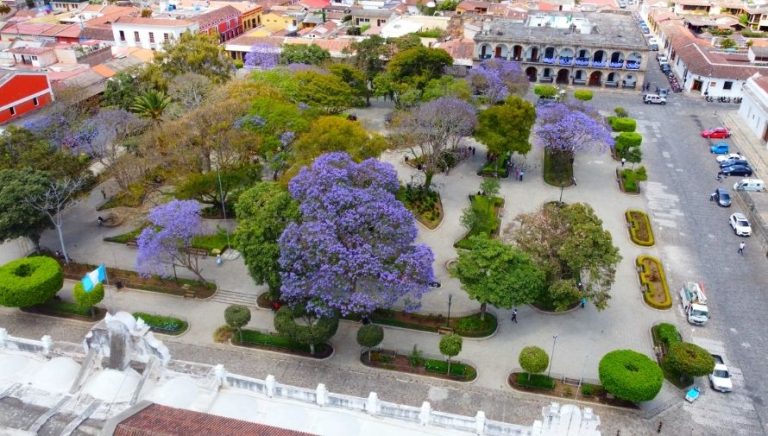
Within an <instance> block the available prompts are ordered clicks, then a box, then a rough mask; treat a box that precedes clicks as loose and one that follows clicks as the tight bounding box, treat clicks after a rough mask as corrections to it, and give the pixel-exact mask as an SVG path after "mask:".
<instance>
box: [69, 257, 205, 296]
mask: <svg viewBox="0 0 768 436" xmlns="http://www.w3.org/2000/svg"><path fill="white" fill-rule="evenodd" d="M61 266H62V268H63V269H64V277H66V278H68V279H72V280H80V279H82V278H83V276H85V274H86V273H89V272H91V271H93V270H94V269H96V266H95V265H89V264H85V263H75V262H70V263H69V265H67V264H64V263H62V265H61ZM107 277H108V279H109V282H110V284H113V285H116V284H117V283H118V282H119V283H120V284H121V285H122V286H125V287H128V288H134V289H141V290H144V291H151V292H160V293H162V294H171V295H178V296H182V297H183V296H190V297H194V298H208V297H211V296H212V295H213V294H214V293H215V292H216V285H215V284H213V283H208V282H201V281H198V280H189V279H178V280H172V279H163V278H160V277H157V276H152V277H148V278H144V277H141V276H140V275H139V274H138V273H137V272H135V271H128V270H124V269H117V268H109V267H107Z"/></svg>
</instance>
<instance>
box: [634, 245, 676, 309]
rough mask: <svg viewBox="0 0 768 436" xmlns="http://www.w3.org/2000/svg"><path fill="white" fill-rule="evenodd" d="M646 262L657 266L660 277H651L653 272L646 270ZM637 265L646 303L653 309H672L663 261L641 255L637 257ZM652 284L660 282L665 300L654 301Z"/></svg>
mask: <svg viewBox="0 0 768 436" xmlns="http://www.w3.org/2000/svg"><path fill="white" fill-rule="evenodd" d="M645 262H651V263H655V264H656V269H657V270H658V271H659V277H657V278H653V277H651V271H650V270H647V269H646V268H645ZM635 264H636V265H637V267H638V269H639V271H638V274H639V276H640V284H641V285H642V286H643V288H644V290H643V300H645V302H646V303H647V304H648V305H649V306H651V307H653V308H654V309H669V308H670V307H672V296H671V295H670V293H669V285H668V284H667V277H666V275H665V274H664V267H663V266H662V264H661V261H660V260H659V259H657V258H655V257H653V256H646V255H641V256H637V260H636V261H635ZM650 282H660V283H661V288H662V291H663V292H664V296H663V299H662V300H660V301H657V300H656V299H654V297H653V295H651V294H652V292H651V291H650V289H651V284H650Z"/></svg>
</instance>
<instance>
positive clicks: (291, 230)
mask: <svg viewBox="0 0 768 436" xmlns="http://www.w3.org/2000/svg"><path fill="white" fill-rule="evenodd" d="M398 188H399V182H398V180H397V173H396V172H395V169H394V168H393V167H392V166H391V165H389V164H386V163H382V162H379V161H377V160H375V159H367V160H365V161H363V162H361V163H355V162H354V161H353V160H352V158H351V157H350V156H349V155H348V154H346V153H327V154H324V155H321V156H320V157H318V158H317V159H315V161H314V163H313V164H312V167H304V168H302V170H301V171H300V172H299V174H298V175H297V176H296V177H294V178H293V179H292V180H291V182H290V184H289V190H290V192H291V195H292V196H293V197H294V198H295V199H296V200H298V201H299V204H300V212H301V215H302V219H301V221H300V223H291V224H289V225H288V226H287V227H286V229H285V231H284V232H283V234H282V236H281V237H280V240H279V244H280V267H281V273H280V276H281V279H282V288H281V295H282V296H283V298H285V299H287V300H288V301H290V302H292V303H294V304H306V308H307V311H308V312H310V313H314V314H315V315H316V316H318V317H325V316H331V315H332V314H333V313H334V312H335V311H337V310H338V311H340V312H341V313H342V314H343V315H347V314H350V313H362V314H369V313H371V312H373V311H374V310H376V309H379V308H389V307H392V306H393V305H394V304H395V303H396V302H398V301H400V300H403V301H404V303H405V306H406V310H414V309H416V308H418V307H419V304H420V299H421V296H422V295H423V294H424V293H426V292H427V291H428V288H429V283H430V282H431V281H433V280H434V275H433V272H432V262H433V261H434V256H433V254H432V251H431V250H430V249H429V247H427V246H426V245H423V244H415V243H414V241H415V240H416V233H417V232H416V226H415V223H414V218H413V215H411V213H410V212H409V211H408V210H407V209H406V208H405V207H404V206H403V204H402V203H401V202H399V201H398V200H397V199H396V198H395V193H396V192H397V190H398Z"/></svg>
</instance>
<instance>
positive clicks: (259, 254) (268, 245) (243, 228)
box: [234, 182, 299, 297]
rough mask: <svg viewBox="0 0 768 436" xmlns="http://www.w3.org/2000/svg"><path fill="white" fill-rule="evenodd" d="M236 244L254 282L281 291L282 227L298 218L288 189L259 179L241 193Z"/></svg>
mask: <svg viewBox="0 0 768 436" xmlns="http://www.w3.org/2000/svg"><path fill="white" fill-rule="evenodd" d="M235 210H236V212H237V228H236V229H235V232H234V244H235V247H237V249H238V250H239V251H240V252H241V253H242V255H243V260H244V261H245V265H246V266H247V267H248V272H249V273H250V274H251V277H252V278H253V280H254V281H255V282H256V283H266V284H267V285H268V286H269V291H270V294H271V295H272V296H273V297H278V296H279V292H280V265H279V264H278V258H279V256H280V247H279V245H278V243H277V241H278V239H279V238H280V235H282V233H283V230H284V229H285V226H287V225H288V223H290V222H293V221H295V220H297V219H298V218H299V206H298V204H297V203H296V202H295V201H294V200H293V198H292V197H291V195H290V194H289V193H288V191H287V190H286V189H285V188H284V187H282V186H280V185H278V184H277V183H274V182H260V183H257V184H256V185H255V186H254V187H253V188H251V189H249V190H247V191H245V192H243V193H242V194H241V195H240V198H239V199H238V202H237V205H236V207H235Z"/></svg>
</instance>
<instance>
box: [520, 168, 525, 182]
mask: <svg viewBox="0 0 768 436" xmlns="http://www.w3.org/2000/svg"><path fill="white" fill-rule="evenodd" d="M523 176H525V171H523V170H520V181H521V182H522V181H523Z"/></svg>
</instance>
